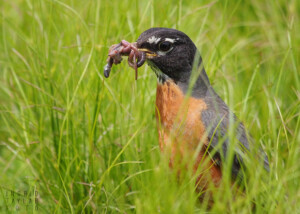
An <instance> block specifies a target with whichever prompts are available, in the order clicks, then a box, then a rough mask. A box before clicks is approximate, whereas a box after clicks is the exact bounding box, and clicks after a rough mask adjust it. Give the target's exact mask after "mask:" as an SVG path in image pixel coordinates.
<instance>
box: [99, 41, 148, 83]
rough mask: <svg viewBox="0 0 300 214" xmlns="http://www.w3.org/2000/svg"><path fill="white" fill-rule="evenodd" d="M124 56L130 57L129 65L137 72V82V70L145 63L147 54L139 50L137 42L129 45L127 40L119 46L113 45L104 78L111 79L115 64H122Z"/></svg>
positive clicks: (136, 73) (105, 67)
mask: <svg viewBox="0 0 300 214" xmlns="http://www.w3.org/2000/svg"><path fill="white" fill-rule="evenodd" d="M122 56H128V64H129V66H130V67H132V68H133V69H134V70H135V79H136V80H137V77H138V71H137V70H138V68H139V67H141V66H142V65H143V64H144V63H145V61H146V54H145V53H144V52H142V51H139V50H138V48H137V47H136V42H133V43H129V42H127V41H126V40H122V41H121V42H120V43H119V44H115V45H112V46H111V47H110V48H109V51H108V58H107V60H106V61H107V64H106V65H105V66H104V76H105V77H106V78H108V77H109V74H110V71H111V68H112V66H113V64H119V63H121V61H122Z"/></svg>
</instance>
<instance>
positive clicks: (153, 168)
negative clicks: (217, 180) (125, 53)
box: [0, 0, 300, 213]
mask: <svg viewBox="0 0 300 214" xmlns="http://www.w3.org/2000/svg"><path fill="white" fill-rule="evenodd" d="M0 5H1V16H0V174H1V176H0V190H1V191H0V212H3V213H7V212H11V213H14V212H17V209H19V211H20V212H21V213H26V212H36V213H88V212H95V213H158V212H160V213H201V212H210V213H224V212H228V213H249V212H251V207H252V205H253V201H255V202H256V213H300V165H299V162H300V149H299V148H300V146H299V143H300V117H299V112H300V78H299V76H300V72H299V66H300V51H299V47H300V28H299V26H300V22H299V18H300V17H299V14H300V4H299V1H297V0H291V1H284V0H280V1H260V0H253V1H247V2H244V1H201V2H200V1H196V0H194V1H182V0H181V1H169V3H167V1H158V0H152V1H133V0H122V1H121V0H119V1H100V0H98V1H97V0H94V1H92V0H91V1H75V0H66V1H62V0H53V1H52V0H15V1H8V0H6V1H5V0H4V1H1V2H0ZM154 26H162V27H172V28H177V29H179V30H182V31H184V32H185V33H186V34H188V35H189V36H190V37H191V39H192V40H193V41H194V42H195V43H196V45H197V47H198V48H199V50H200V51H201V54H202V56H203V59H204V65H205V67H206V70H207V73H208V75H209V78H210V80H211V82H212V84H213V86H214V87H215V89H216V91H217V92H218V93H219V94H220V96H221V97H222V98H223V99H224V100H225V102H226V103H227V104H228V105H229V106H230V108H231V109H233V110H234V112H235V113H236V114H237V115H238V117H239V118H240V119H241V120H242V121H243V122H244V124H245V126H246V127H247V129H248V130H249V131H250V132H251V134H252V135H253V137H254V139H255V140H256V142H257V145H260V146H262V148H263V149H264V151H266V153H267V154H268V156H269V160H270V168H271V171H270V173H269V174H267V175H265V174H264V173H263V172H262V170H261V167H257V166H256V165H254V164H252V165H250V166H249V168H251V169H252V170H251V173H250V175H249V178H248V184H247V188H246V191H245V194H244V195H243V196H236V197H234V196H233V195H234V192H232V191H231V185H230V182H229V176H228V175H229V173H228V170H227V171H224V177H225V178H227V179H224V181H223V183H222V188H221V189H220V190H212V191H214V193H215V194H214V197H215V204H214V206H213V207H212V208H211V210H209V211H208V210H206V203H200V202H199V201H198V200H197V194H196V192H195V191H194V181H195V178H194V177H193V176H191V175H189V173H187V175H186V176H183V177H184V178H183V180H182V182H178V181H177V180H176V175H175V174H176V173H174V172H173V171H172V170H170V169H169V167H168V158H167V157H164V156H163V155H161V152H160V151H159V146H158V134H157V131H156V121H155V105H154V103H155V92H156V77H155V75H154V73H153V72H152V71H151V69H150V68H149V67H147V66H143V67H142V68H141V69H140V70H139V78H138V80H137V81H135V80H134V71H133V69H131V68H129V66H128V65H127V63H126V60H124V62H122V64H121V65H119V66H115V67H114V68H113V70H112V72H111V76H110V78H109V79H104V77H103V66H104V65H105V60H106V56H107V52H108V47H109V46H110V45H112V44H115V43H117V42H119V41H120V40H121V39H126V40H128V41H135V40H136V39H137V38H138V36H139V35H140V33H142V32H143V31H144V30H146V29H148V28H150V27H154ZM23 191H27V192H28V193H30V194H28V196H27V197H24V196H17V194H18V193H19V194H21V195H24V194H22V193H23ZM35 191H36V192H37V193H38V196H35V195H34V193H35ZM12 193H15V195H12ZM18 197H19V198H22V199H26V200H27V201H25V203H23V204H18V203H17V202H16V199H17V198H18ZM35 198H37V203H38V210H35V204H34V203H33V202H34V201H35V200H34V199H35ZM12 199H15V201H14V202H12ZM29 199H33V200H32V201H31V202H29ZM25 205H27V207H26V206H25ZM17 206H19V208H17Z"/></svg>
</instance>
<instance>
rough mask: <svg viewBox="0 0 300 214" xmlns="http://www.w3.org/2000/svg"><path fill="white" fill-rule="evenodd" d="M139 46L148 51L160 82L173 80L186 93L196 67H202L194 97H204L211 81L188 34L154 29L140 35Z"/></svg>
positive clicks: (193, 93) (150, 62)
mask: <svg viewBox="0 0 300 214" xmlns="http://www.w3.org/2000/svg"><path fill="white" fill-rule="evenodd" d="M137 47H138V49H139V50H140V51H144V52H146V58H147V62H148V64H149V65H150V66H151V67H152V69H153V70H154V71H155V73H156V75H157V78H158V80H159V81H160V82H164V81H165V80H166V79H171V80H173V81H174V82H175V83H176V84H178V85H179V86H180V87H181V89H182V90H183V91H184V92H185V91H187V89H188V86H189V83H190V78H191V74H192V70H193V68H195V67H200V66H201V72H200V73H199V78H198V79H197V80H196V82H195V83H194V88H193V90H192V96H195V97H198V96H201V94H202V93H203V92H204V91H206V89H207V86H208V85H209V80H208V78H207V75H206V73H205V70H204V68H203V66H202V65H201V63H202V59H201V56H200V54H199V52H198V50H197V47H196V46H195V44H194V43H193V41H192V40H191V39H190V38H189V37H188V36H187V35H186V34H185V33H183V32H181V31H178V30H175V29H170V28H150V29H148V30H146V31H145V32H143V33H142V34H141V35H140V36H139V38H138V40H137ZM202 95H203V94H202Z"/></svg>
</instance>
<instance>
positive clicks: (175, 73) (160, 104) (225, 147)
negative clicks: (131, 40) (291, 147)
mask: <svg viewBox="0 0 300 214" xmlns="http://www.w3.org/2000/svg"><path fill="white" fill-rule="evenodd" d="M136 46H137V48H138V50H139V51H142V52H144V53H145V54H146V62H147V63H148V65H149V66H150V67H151V69H152V70H153V71H154V72H155V74H156V76H157V88H156V107H155V108H156V111H155V115H156V121H157V127H158V135H159V146H160V149H161V150H162V151H166V150H168V149H169V150H170V151H171V156H170V166H171V167H174V165H175V164H178V163H180V162H181V161H182V159H183V158H187V159H188V160H192V157H195V160H194V163H193V164H192V165H193V170H194V172H195V173H197V169H198V168H199V166H200V165H201V164H203V165H202V168H203V169H204V170H202V172H200V173H199V175H197V176H198V178H197V185H198V186H200V187H201V188H203V189H206V188H207V187H208V185H209V184H210V183H212V184H213V185H214V186H216V187H218V186H219V185H220V182H221V180H222V177H223V175H222V166H223V165H224V161H225V160H226V157H227V156H228V153H229V150H230V147H231V146H233V147H234V155H233V161H232V167H231V177H232V180H234V181H235V180H237V179H238V178H241V177H243V173H242V172H241V171H242V170H241V169H242V168H243V165H244V164H245V158H247V154H249V153H251V145H252V144H253V140H251V139H250V138H251V136H249V135H248V133H247V131H246V129H245V126H244V125H243V123H242V122H240V120H239V119H238V118H237V117H236V115H235V114H234V113H233V112H232V111H231V110H230V109H229V107H228V106H227V105H226V103H225V102H224V101H223V100H222V98H221V97H220V96H219V95H218V94H217V92H216V91H215V90H214V89H213V87H212V85H211V84H210V81H209V78H208V75H207V73H206V71H205V68H204V65H203V61H202V58H201V55H200V52H199V50H198V49H197V47H196V45H195V44H194V43H193V41H192V40H191V39H190V38H189V37H188V36H187V35H186V34H185V33H183V32H181V31H179V30H176V29H172V28H160V27H159V28H150V29H148V30H146V31H144V32H143V33H141V35H140V36H139V37H138V39H137V41H136ZM232 121H233V122H232ZM231 125H233V127H234V128H233V130H234V139H235V141H236V143H235V142H233V141H232V139H231V138H230V137H229V136H228V133H229V130H230V126H231ZM264 155H265V154H264ZM263 164H264V166H265V168H268V167H269V162H268V158H267V156H266V155H265V158H263Z"/></svg>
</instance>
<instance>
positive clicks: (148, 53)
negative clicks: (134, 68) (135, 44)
mask: <svg viewBox="0 0 300 214" xmlns="http://www.w3.org/2000/svg"><path fill="white" fill-rule="evenodd" d="M138 50H139V51H143V52H145V53H146V58H148V59H152V58H153V57H156V56H157V54H156V53H154V52H152V51H150V50H149V49H147V48H139V49H138Z"/></svg>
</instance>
